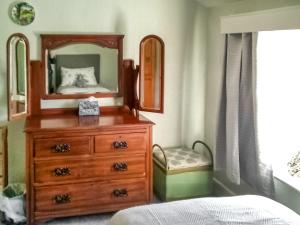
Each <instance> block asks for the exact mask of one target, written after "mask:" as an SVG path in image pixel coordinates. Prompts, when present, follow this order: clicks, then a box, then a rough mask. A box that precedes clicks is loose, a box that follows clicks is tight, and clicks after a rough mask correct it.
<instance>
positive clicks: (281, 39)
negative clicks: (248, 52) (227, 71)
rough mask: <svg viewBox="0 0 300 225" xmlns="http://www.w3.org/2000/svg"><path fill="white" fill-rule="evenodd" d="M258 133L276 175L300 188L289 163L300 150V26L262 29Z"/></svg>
mask: <svg viewBox="0 0 300 225" xmlns="http://www.w3.org/2000/svg"><path fill="white" fill-rule="evenodd" d="M257 44H258V46H257V110H258V118H257V121H258V137H259V145H260V149H261V152H262V153H263V155H262V157H263V159H264V160H266V161H268V162H270V163H272V165H273V169H274V174H275V176H277V177H279V178H280V179H282V178H283V177H284V179H285V180H284V181H285V182H288V183H290V184H292V185H293V186H294V187H296V188H297V189H299V190H300V177H292V176H290V175H289V174H288V167H287V163H288V162H289V160H290V159H291V158H292V156H293V155H295V154H296V153H297V152H299V151H300V30H284V31H266V32H259V34H258V41H257Z"/></svg>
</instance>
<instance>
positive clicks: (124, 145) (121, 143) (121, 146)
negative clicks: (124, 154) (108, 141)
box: [112, 141, 128, 150]
mask: <svg viewBox="0 0 300 225" xmlns="http://www.w3.org/2000/svg"><path fill="white" fill-rule="evenodd" d="M112 145H113V147H114V148H115V149H116V150H124V149H126V148H128V143H127V141H114V142H113V144H112Z"/></svg>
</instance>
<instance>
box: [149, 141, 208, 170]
mask: <svg viewBox="0 0 300 225" xmlns="http://www.w3.org/2000/svg"><path fill="white" fill-rule="evenodd" d="M153 158H154V160H155V161H156V162H157V163H158V164H160V166H162V167H163V168H165V169H167V170H168V171H170V170H181V171H183V170H185V171H186V170H189V171H192V170H199V169H202V168H207V167H208V166H210V165H211V164H212V162H211V158H210V157H209V156H208V155H207V154H203V153H200V152H197V151H195V150H193V149H190V148H186V147H178V148H167V149H164V150H163V151H161V150H158V149H157V148H156V149H153Z"/></svg>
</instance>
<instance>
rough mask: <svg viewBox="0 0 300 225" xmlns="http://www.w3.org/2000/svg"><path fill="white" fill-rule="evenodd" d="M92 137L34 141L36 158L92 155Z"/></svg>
mask: <svg viewBox="0 0 300 225" xmlns="http://www.w3.org/2000/svg"><path fill="white" fill-rule="evenodd" d="M91 148H92V145H91V138H90V137H88V136H87V137H70V138H51V139H50V138H49V139H35V140H34V157H51V156H67V155H84V154H90V153H91Z"/></svg>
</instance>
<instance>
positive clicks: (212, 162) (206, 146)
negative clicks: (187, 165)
mask: <svg viewBox="0 0 300 225" xmlns="http://www.w3.org/2000/svg"><path fill="white" fill-rule="evenodd" d="M196 144H202V145H204V147H205V148H206V150H207V151H208V153H209V156H210V158H211V166H212V168H214V158H213V154H212V151H211V149H210V147H209V146H208V145H207V144H206V143H205V142H203V141H200V140H196V141H195V142H194V143H193V147H192V149H193V150H194V151H195V146H196Z"/></svg>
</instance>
